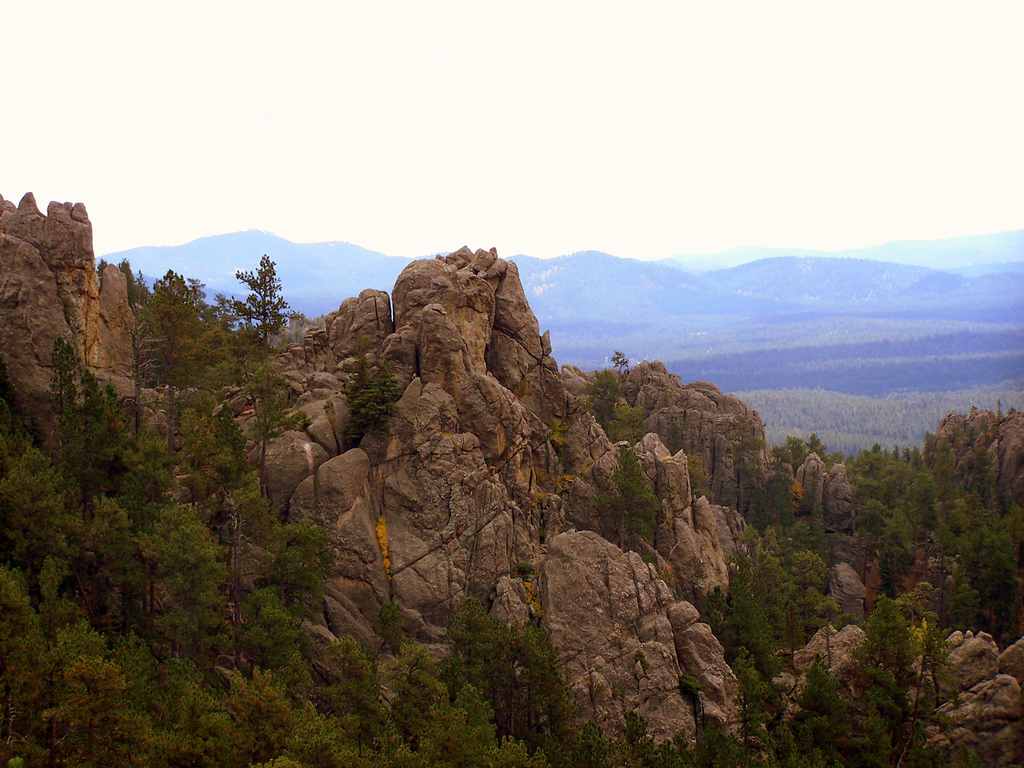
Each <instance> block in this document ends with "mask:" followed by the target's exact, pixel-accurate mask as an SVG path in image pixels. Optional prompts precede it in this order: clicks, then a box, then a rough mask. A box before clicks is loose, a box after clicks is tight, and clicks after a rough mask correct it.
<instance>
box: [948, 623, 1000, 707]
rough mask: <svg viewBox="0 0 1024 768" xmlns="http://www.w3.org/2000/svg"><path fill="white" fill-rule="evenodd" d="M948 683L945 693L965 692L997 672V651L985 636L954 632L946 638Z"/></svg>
mask: <svg viewBox="0 0 1024 768" xmlns="http://www.w3.org/2000/svg"><path fill="white" fill-rule="evenodd" d="M946 648H947V649H948V652H949V670H950V680H949V681H948V683H947V688H946V691H947V692H948V693H955V692H956V691H966V690H967V689H969V688H971V687H973V686H974V685H976V684H977V683H980V682H981V681H982V680H988V679H990V678H992V677H995V675H996V672H997V670H998V668H999V647H998V646H997V645H996V642H995V640H993V639H992V635H990V634H989V633H988V632H979V633H978V634H974V633H973V632H971V631H970V630H968V631H967V632H953V633H952V634H951V635H950V636H949V637H948V638H946Z"/></svg>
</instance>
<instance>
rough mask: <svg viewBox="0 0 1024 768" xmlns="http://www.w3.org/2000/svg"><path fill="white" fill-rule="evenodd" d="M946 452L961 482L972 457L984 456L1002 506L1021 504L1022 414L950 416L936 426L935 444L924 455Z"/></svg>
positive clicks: (974, 412) (1023, 475) (973, 411)
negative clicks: (991, 469)
mask: <svg viewBox="0 0 1024 768" xmlns="http://www.w3.org/2000/svg"><path fill="white" fill-rule="evenodd" d="M946 449H950V450H951V451H952V455H953V462H954V465H953V471H954V473H955V474H956V475H957V476H958V477H959V478H960V479H961V480H964V479H966V478H967V477H968V475H969V474H970V473H971V472H973V471H974V469H973V468H974V465H975V461H976V458H975V457H976V456H977V454H978V453H979V452H983V453H987V454H988V457H989V460H990V461H991V462H992V465H993V467H994V469H995V474H996V478H995V480H996V488H997V489H998V492H999V497H1000V499H1001V500H1002V501H1003V503H1004V504H1005V505H1006V506H1007V507H1009V506H1010V505H1011V504H1013V503H1017V504H1024V411H1014V412H1012V413H1008V414H998V413H993V412H992V411H984V410H978V409H977V408H971V410H970V412H969V413H967V414H960V413H951V414H949V415H947V416H946V417H945V418H944V419H943V420H942V421H941V422H940V424H939V428H938V430H937V431H936V433H935V442H934V443H933V444H932V445H931V446H926V453H927V454H929V455H936V454H937V453H938V452H939V451H943V450H946Z"/></svg>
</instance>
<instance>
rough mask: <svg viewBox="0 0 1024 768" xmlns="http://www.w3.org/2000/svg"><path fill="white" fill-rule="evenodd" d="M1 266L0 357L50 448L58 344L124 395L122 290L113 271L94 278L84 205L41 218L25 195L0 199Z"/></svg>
mask: <svg viewBox="0 0 1024 768" xmlns="http://www.w3.org/2000/svg"><path fill="white" fill-rule="evenodd" d="M0 263H2V264H3V271H2V273H0V356H2V358H3V361H4V364H5V365H6V367H7V375H8V377H9V379H10V381H11V383H12V385H13V388H14V392H15V396H16V397H17V398H18V400H17V402H18V406H19V407H20V408H21V409H22V411H23V412H24V413H26V414H28V416H29V417H30V418H31V419H33V420H34V421H35V422H36V425H37V426H38V428H39V429H40V432H41V433H42V437H43V438H44V440H46V441H47V442H48V441H49V439H50V431H51V429H52V426H53V419H52V414H51V411H50V407H49V406H50V404H49V398H48V393H49V384H50V379H51V375H52V370H51V369H52V366H51V359H52V354H53V343H54V341H55V340H56V339H57V338H63V339H65V340H67V341H68V342H70V343H71V344H72V345H73V346H74V347H75V348H76V349H77V351H78V354H79V357H80V359H81V360H82V362H83V363H84V364H85V365H86V366H87V367H88V368H89V369H90V370H91V371H93V373H95V374H96V375H97V376H98V377H100V378H101V379H103V380H105V381H108V382H110V383H112V384H113V385H114V386H115V388H117V389H118V391H119V392H121V393H123V394H126V393H127V392H128V391H130V381H129V380H130V376H131V342H130V335H129V331H130V328H131V326H132V323H133V317H132V311H131V309H130V307H129V305H128V292H127V284H126V281H125V278H124V276H123V275H122V274H121V273H120V271H118V269H117V268H116V267H113V266H108V267H107V268H106V269H105V270H104V272H103V275H102V276H99V275H97V274H96V262H95V258H94V255H93V250H92V225H91V224H90V222H89V216H88V214H87V213H86V210H85V206H84V205H82V204H81V203H75V204H74V205H72V204H71V203H55V202H54V203H50V205H49V207H48V208H47V211H46V215H43V214H42V213H40V211H39V209H38V208H37V207H36V201H35V198H34V197H33V196H32V194H31V193H29V194H26V195H25V196H24V197H23V198H22V199H21V202H20V203H19V204H18V205H17V207H16V206H15V205H14V204H13V203H11V202H9V201H7V200H4V199H3V198H2V197H0Z"/></svg>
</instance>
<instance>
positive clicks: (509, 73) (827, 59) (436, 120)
mask: <svg viewBox="0 0 1024 768" xmlns="http://www.w3.org/2000/svg"><path fill="white" fill-rule="evenodd" d="M4 24H5V27H6V28H7V29H9V30H11V31H15V32H16V34H10V35H8V36H7V39H6V40H5V43H6V45H7V48H6V49H5V53H6V54H7V60H8V62H9V66H10V63H13V62H17V63H18V64H19V66H20V71H19V72H18V75H17V76H12V77H8V78H7V79H6V80H5V85H6V90H5V102H6V103H8V104H10V105H11V106H12V107H13V108H15V109H16V110H17V112H16V113H15V114H20V115H23V116H28V115H30V116H31V119H12V120H9V121H7V123H6V124H5V138H6V142H5V143H6V145H7V146H8V147H17V151H16V152H8V156H7V157H5V164H4V166H5V167H4V172H3V179H2V180H0V181H2V184H3V193H4V194H5V195H20V194H22V193H24V192H25V191H29V190H31V191H33V192H34V193H35V194H36V195H37V198H38V199H39V200H41V201H45V200H48V199H58V200H76V201H82V202H84V203H85V204H86V205H87V206H88V208H89V211H90V214H91V216H92V218H93V220H94V222H95V224H96V228H95V233H96V246H97V247H96V250H97V252H98V253H109V252H114V251H119V250H123V249H126V248H129V247H134V246H138V245H143V244H160V243H181V242H187V241H190V240H192V239H195V238H197V237H200V236H204V235H209V234H211V233H221V232H232V231H238V230H246V229H253V228H259V229H264V230H269V231H272V232H275V233H278V234H279V235H280V236H282V237H285V238H287V239H289V240H291V241H295V242H321V241H328V240H331V239H333V238H337V237H338V236H341V237H343V238H345V240H346V241H349V242H355V243H365V244H366V246H367V247H372V248H375V249H379V250H381V251H383V252H385V253H391V254H397V255H406V256H411V255H417V254H423V253H430V252H434V251H436V250H444V249H448V248H450V247H452V243H469V244H471V245H474V246H480V245H487V246H489V245H495V246H497V247H498V248H499V251H500V252H502V253H506V254H514V253H526V254H530V255H534V256H538V257H550V256H556V255H560V254H564V253H569V252H572V251H576V250H580V249H584V248H594V249H599V250H602V251H606V252H609V253H614V254H622V255H628V256H630V257H633V258H640V259H661V258H669V257H671V256H674V255H685V254H689V253H698V254H706V253H713V252H719V251H724V250H728V249H732V248H736V247H759V248H764V247H783V248H794V249H815V250H819V249H830V250H834V249H848V248H857V247H863V246H867V245H871V244H877V243H885V242H890V241H897V240H919V239H925V240H931V239H940V238H946V237H950V236H954V235H965V234H970V233H981V232H999V231H1006V230H1013V229H1018V228H1022V227H1024V219H1022V218H1021V217H1022V215H1024V214H1022V211H1024V193H1022V190H1021V186H1020V182H1019V180H1020V179H1021V178H1024V146H1022V145H1021V142H1020V141H1019V137H1020V136H1021V135H1024V102H1022V100H1021V99H1019V98H1016V97H1015V96H1016V93H1017V91H1018V90H1019V82H1018V80H1019V73H1020V72H1021V71H1024V49H1022V48H1021V47H1020V46H1019V45H1018V40H1017V36H1018V35H1017V32H1018V30H1019V29H1020V28H1021V27H1022V26H1024V6H1022V5H1021V4H1019V3H1010V2H1003V3H996V2H991V3H980V4H971V6H970V7H966V6H963V7H936V6H934V5H933V4H927V3H915V2H911V3H901V4H898V5H895V6H894V5H892V4H890V3H867V4H858V5H857V6H849V7H844V8H835V7H824V6H820V5H818V4H807V3H797V2H788V3H774V4H771V5H769V6H753V7H750V6H747V7H743V8H738V7H734V6H726V5H717V4H716V5H714V6H708V5H706V4H673V5H671V6H657V7H649V8H647V9H645V10H644V11H643V12H640V13H637V12H635V9H630V10H628V11H627V10H626V9H624V8H607V7H600V6H593V5H592V4H583V3H565V4H559V5H558V6H557V7H551V6H550V5H547V4H543V5H542V4H530V3H527V4H525V5H523V4H520V5H517V6H515V7H514V8H512V7H509V8H501V9H486V10H485V9H483V8H480V7H478V6H476V5H475V4H467V3H455V2H451V3H441V4H431V5H430V6H429V7H426V6H419V5H412V6H405V7H399V8H395V7H390V6H388V7H378V6H367V5H365V4H358V5H356V4H351V5H347V4H341V5H338V4H318V3H312V4H302V5H300V6H297V7H292V6H290V7H288V8H287V9H286V8H283V7H281V8H274V9H268V8H260V7H257V6H252V5H250V4H241V3H218V4H216V5H213V6H210V5H209V4H200V3H196V2H183V3H179V4H175V6H174V7H173V9H171V8H169V9H166V10H165V11H162V12H159V13H158V12H155V11H153V10H151V9H143V8H134V7H133V8H124V7H123V6H121V5H118V4H114V3H98V4H89V5H83V4H75V3H59V2H58V3H55V4H47V5H45V6H38V5H34V4H28V3H22V4H16V5H14V6H12V7H11V8H9V9H5V16H4ZM85 30H88V31H87V32H86V31H85ZM56 86H59V87H56Z"/></svg>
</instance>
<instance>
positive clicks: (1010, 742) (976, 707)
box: [928, 675, 1024, 767]
mask: <svg viewBox="0 0 1024 768" xmlns="http://www.w3.org/2000/svg"><path fill="white" fill-rule="evenodd" d="M938 713H939V715H940V717H942V718H944V719H945V720H946V721H947V724H946V725H945V726H944V727H938V726H934V725H933V726H931V727H930V728H929V729H928V740H929V742H930V743H932V744H933V745H935V746H938V747H945V748H947V749H949V750H951V751H952V750H956V749H971V750H974V751H975V752H976V753H977V755H978V757H980V758H981V760H982V762H983V763H984V764H985V765H987V766H999V767H1002V766H1011V765H1017V764H1019V762H1020V760H1021V759H1022V758H1024V748H1022V747H1024V745H1022V742H1021V739H1022V736H1024V733H1022V729H1021V721H1022V718H1024V709H1022V707H1021V688H1020V684H1019V683H1018V682H1017V680H1016V678H1014V677H1013V676H1012V675H996V676H995V677H993V678H989V679H986V680H983V681H981V682H979V683H977V684H976V685H974V686H972V687H971V688H969V689H967V690H965V691H963V692H961V693H960V695H959V696H958V697H957V698H956V699H955V700H954V701H950V702H948V703H946V704H944V705H943V706H942V707H940V708H939V712H938Z"/></svg>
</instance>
